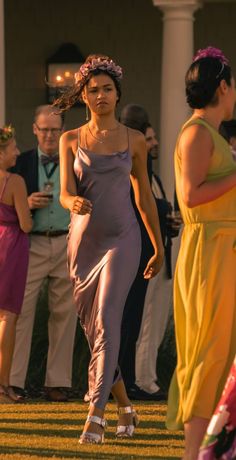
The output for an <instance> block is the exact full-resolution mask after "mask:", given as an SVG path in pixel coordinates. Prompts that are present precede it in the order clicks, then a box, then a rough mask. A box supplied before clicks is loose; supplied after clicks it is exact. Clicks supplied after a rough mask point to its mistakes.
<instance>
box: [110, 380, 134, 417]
mask: <svg viewBox="0 0 236 460" xmlns="http://www.w3.org/2000/svg"><path fill="white" fill-rule="evenodd" d="M111 392H112V395H113V397H114V399H115V401H116V402H117V407H118V409H119V407H127V406H132V404H131V401H130V399H129V398H128V396H127V393H126V389H125V384H124V381H123V379H120V380H118V382H116V383H115V384H114V385H113V387H112V390H111ZM132 423H133V414H132V413H128V414H119V421H118V424H119V425H132Z"/></svg>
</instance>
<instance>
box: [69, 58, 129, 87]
mask: <svg viewBox="0 0 236 460" xmlns="http://www.w3.org/2000/svg"><path fill="white" fill-rule="evenodd" d="M97 69H99V70H102V71H105V72H107V73H108V74H110V75H113V76H114V77H115V78H117V80H121V79H122V76H123V72H122V68H121V67H120V66H118V65H116V64H115V62H114V61H112V59H110V60H108V59H102V58H97V59H93V60H92V61H91V62H87V63H85V64H83V65H82V66H81V67H80V69H79V71H78V72H77V73H76V74H75V83H78V82H79V81H81V80H83V79H86V78H87V77H88V75H89V73H90V72H93V71H94V70H97Z"/></svg>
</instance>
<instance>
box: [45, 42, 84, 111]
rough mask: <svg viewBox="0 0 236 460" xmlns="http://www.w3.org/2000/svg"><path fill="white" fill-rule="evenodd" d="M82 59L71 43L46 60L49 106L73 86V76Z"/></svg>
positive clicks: (64, 45) (61, 47) (62, 46)
mask: <svg viewBox="0 0 236 460" xmlns="http://www.w3.org/2000/svg"><path fill="white" fill-rule="evenodd" d="M83 62H84V58H83V56H82V54H81V53H80V51H79V49H78V47H77V46H76V45H74V44H73V43H64V44H62V45H61V46H60V47H59V48H58V50H57V51H56V52H55V53H54V54H53V55H52V56H51V57H50V58H49V59H48V60H47V62H46V65H47V68H46V75H47V76H46V80H47V101H48V103H49V104H51V103H52V102H53V101H54V100H55V99H56V98H57V97H59V96H60V95H61V94H62V93H63V91H65V90H66V89H68V87H70V86H72V85H73V84H74V74H75V73H76V72H78V69H79V67H80V66H81V65H82V64H83Z"/></svg>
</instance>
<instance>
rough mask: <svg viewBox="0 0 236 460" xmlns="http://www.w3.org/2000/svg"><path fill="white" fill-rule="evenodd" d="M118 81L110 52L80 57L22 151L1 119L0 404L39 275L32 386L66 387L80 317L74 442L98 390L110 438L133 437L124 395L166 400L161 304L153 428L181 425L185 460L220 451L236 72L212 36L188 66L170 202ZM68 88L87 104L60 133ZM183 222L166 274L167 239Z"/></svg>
mask: <svg viewBox="0 0 236 460" xmlns="http://www.w3.org/2000/svg"><path fill="white" fill-rule="evenodd" d="M121 79H122V69H121V67H120V66H118V65H117V64H116V63H115V62H114V61H113V60H112V59H110V58H109V57H108V56H103V55H90V56H89V57H88V58H87V60H86V62H85V64H83V65H82V66H81V67H80V69H79V71H78V72H77V73H76V75H75V84H74V86H73V87H72V88H71V89H70V90H69V91H67V92H65V93H64V94H62V96H61V97H60V98H59V99H58V100H57V101H55V103H54V104H53V105H52V106H49V105H45V106H40V107H37V108H36V111H35V116H34V122H33V132H34V134H35V136H36V138H37V146H36V147H35V148H34V149H32V150H30V151H27V152H23V153H22V154H21V155H19V153H20V152H19V150H18V148H17V145H16V138H15V132H14V129H13V128H12V127H11V126H4V127H2V128H1V129H0V244H1V256H0V262H1V263H0V279H1V282H0V299H1V300H0V403H18V402H20V401H22V400H23V397H24V388H25V380H26V375H27V369H28V364H29V357H30V349H31V341H32V332H33V325H34V316H35V309H36V304H37V300H38V298H39V294H40V291H41V289H42V286H43V284H44V282H45V280H47V281H48V308H49V320H48V339H49V346H48V355H47V367H46V376H45V395H46V398H47V399H48V400H50V401H59V402H65V401H66V400H67V396H66V394H65V392H64V391H63V388H70V387H71V386H72V360H73V347H74V339H75V332H76V326H77V318H79V321H80V324H81V326H82V328H83V329H84V333H85V336H86V338H87V340H88V344H89V348H90V352H91V360H90V363H89V369H88V391H87V393H86V395H85V400H86V401H88V402H89V409H88V417H87V419H86V421H85V425H84V429H83V432H82V434H81V436H80V440H79V442H80V443H81V444H90V443H96V444H100V443H103V442H104V434H105V427H106V420H105V418H104V414H105V408H106V404H107V401H108V398H109V395H110V393H111V394H112V395H113V398H114V400H115V402H116V404H117V410H118V422H117V428H116V433H115V435H116V437H118V438H130V437H132V436H133V435H134V432H135V428H136V426H137V425H138V422H139V420H138V416H137V414H136V411H135V408H134V407H133V405H132V402H131V400H132V399H134V400H135V399H141V400H153V401H155V400H156V401H159V400H165V399H167V395H166V394H165V392H164V391H163V389H162V388H161V387H160V384H159V378H158V372H159V371H158V369H157V356H158V349H159V347H160V344H161V342H162V340H163V337H164V333H165V330H166V326H167V321H168V317H169V314H170V312H171V311H172V305H173V309H174V318H175V334H176V347H177V366H176V370H175V372H174V375H173V377H172V381H171V385H170V388H169V395H168V409H167V427H168V428H169V429H174V430H177V429H183V430H184V434H185V451H184V456H183V459H184V460H197V459H201V460H203V459H207V460H208V459H209V460H210V459H215V458H222V459H233V458H235V457H236V437H235V432H236V420H235V409H236V385H235V364H233V361H234V358H235V355H236V338H235V337H236V336H235V326H236V324H235V322H236V311H235V307H236V295H235V293H236V289H235V262H236V260H235V256H236V252H235V248H236V246H235V245H236V195H235V194H236V161H235V160H236V155H235V151H236V121H235V120H234V119H233V110H234V105H235V81H234V78H233V75H232V71H231V68H230V65H229V62H228V60H227V58H226V57H225V56H224V55H223V53H222V52H221V51H220V50H218V49H216V48H212V47H208V48H206V49H204V50H200V51H199V52H198V53H197V55H196V56H195V58H194V60H193V63H192V64H191V65H190V67H189V69H188V71H187V73H186V79H185V84H186V97H187V103H188V104H189V106H190V108H191V109H192V110H193V113H192V116H191V117H190V119H189V120H187V121H186V122H185V124H184V125H183V127H182V129H181V131H180V133H179V136H178V139H177V142H176V149H175V154H174V162H175V179H176V183H175V186H176V199H175V204H174V206H175V208H174V210H173V206H172V204H171V203H170V202H169V200H168V198H167V197H166V194H165V190H164V187H163V184H162V182H161V178H160V177H159V176H158V175H157V173H156V172H155V171H156V170H157V166H156V168H154V167H153V162H154V161H156V159H157V148H158V141H157V138H156V134H155V131H154V129H153V127H152V125H151V123H150V120H149V116H148V114H147V112H146V110H145V109H144V108H143V107H141V106H138V105H136V104H129V105H128V106H126V107H124V108H123V110H122V111H121V115H120V119H118V118H117V117H116V106H117V103H118V102H119V100H120V97H121ZM77 101H82V102H83V103H84V104H85V105H86V110H87V112H88V113H90V117H89V119H88V120H87V122H86V123H85V125H83V126H80V127H79V128H76V129H73V130H71V131H67V132H65V127H64V111H66V110H68V109H69V108H70V107H72V106H73V105H74V104H75V102H77ZM59 152H60V163H59ZM182 223H183V232H182V235H181V245H180V251H179V256H178V261H177V265H176V268H175V277H174V285H173V284H172V265H171V245H172V239H173V238H175V237H177V236H178V234H179V232H180V228H181V226H182ZM68 229H69V233H68ZM28 234H30V236H28ZM172 299H173V300H172ZM214 411H215V413H214ZM222 433H223V434H222ZM205 434H206V436H205V440H204V444H203V446H202V447H201V443H202V441H203V438H204V435H205ZM200 447H201V448H200Z"/></svg>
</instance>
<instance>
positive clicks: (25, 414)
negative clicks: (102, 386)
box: [0, 401, 183, 460]
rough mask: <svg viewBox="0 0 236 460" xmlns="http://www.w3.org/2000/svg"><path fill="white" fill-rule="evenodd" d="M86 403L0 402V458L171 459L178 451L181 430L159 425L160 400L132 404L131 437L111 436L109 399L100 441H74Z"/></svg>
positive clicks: (161, 417)
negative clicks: (134, 420) (136, 421)
mask: <svg viewBox="0 0 236 460" xmlns="http://www.w3.org/2000/svg"><path fill="white" fill-rule="evenodd" d="M87 408H88V406H87V405H86V404H84V403H82V402H81V401H78V402H69V403H61V404H56V403H45V402H41V401H40V402H38V403H31V402H29V403H27V404H17V405H16V404H12V405H11V404H10V405H7V404H5V405H3V404H1V405H0V413H1V422H0V458H1V459H6V460H16V459H31V460H34V459H38V460H39V459H47V458H53V459H77V460H78V459H81V460H84V459H90V460H93V459H104V460H128V459H149V460H151V459H153V460H154V459H162V460H165V459H166V460H177V459H180V458H181V456H182V453H183V433H182V432H179V431H176V432H170V431H167V430H166V428H165V414H166V405H165V404H159V405H157V404H155V403H154V402H153V403H141V404H140V403H138V404H136V405H135V408H136V410H137V412H138V414H139V418H140V425H139V426H138V428H137V430H136V432H135V437H134V438H133V439H131V440H117V439H116V438H115V437H114V433H115V427H116V420H117V415H116V407H115V404H114V403H109V404H108V406H107V411H106V418H107V421H108V428H107V430H106V438H105V441H106V442H105V444H104V445H102V446H101V445H99V446H95V445H80V444H79V443H78V437H79V435H80V433H81V430H82V428H83V423H84V420H85V417H86V414H87Z"/></svg>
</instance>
